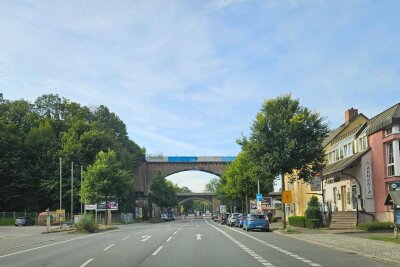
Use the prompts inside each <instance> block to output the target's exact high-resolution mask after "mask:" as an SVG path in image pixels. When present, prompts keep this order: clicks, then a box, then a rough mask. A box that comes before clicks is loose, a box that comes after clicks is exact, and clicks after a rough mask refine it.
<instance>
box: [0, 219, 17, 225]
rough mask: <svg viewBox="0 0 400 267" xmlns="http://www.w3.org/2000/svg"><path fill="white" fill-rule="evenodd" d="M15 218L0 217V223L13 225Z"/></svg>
mask: <svg viewBox="0 0 400 267" xmlns="http://www.w3.org/2000/svg"><path fill="white" fill-rule="evenodd" d="M14 224H15V219H14V218H4V219H0V225H14Z"/></svg>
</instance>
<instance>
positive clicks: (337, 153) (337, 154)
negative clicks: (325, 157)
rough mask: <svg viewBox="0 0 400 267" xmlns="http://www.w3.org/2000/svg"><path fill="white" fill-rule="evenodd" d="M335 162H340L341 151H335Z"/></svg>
mask: <svg viewBox="0 0 400 267" xmlns="http://www.w3.org/2000/svg"><path fill="white" fill-rule="evenodd" d="M335 160H336V161H338V160H339V149H336V150H335Z"/></svg>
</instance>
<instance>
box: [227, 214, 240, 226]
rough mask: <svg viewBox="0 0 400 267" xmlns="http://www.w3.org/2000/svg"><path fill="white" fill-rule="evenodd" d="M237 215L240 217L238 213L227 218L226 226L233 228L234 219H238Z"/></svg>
mask: <svg viewBox="0 0 400 267" xmlns="http://www.w3.org/2000/svg"><path fill="white" fill-rule="evenodd" d="M239 215H240V213H232V214H231V216H229V218H228V221H227V222H226V224H227V225H229V226H230V227H232V226H234V225H235V222H236V219H237V218H238V217H239Z"/></svg>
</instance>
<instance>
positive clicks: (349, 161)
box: [323, 148, 370, 176]
mask: <svg viewBox="0 0 400 267" xmlns="http://www.w3.org/2000/svg"><path fill="white" fill-rule="evenodd" d="M369 150H370V149H369V148H368V149H367V150H365V151H363V152H360V153H357V154H354V155H353V156H351V157H348V158H344V159H342V160H339V161H337V162H334V163H332V164H329V165H326V167H325V168H324V170H323V175H324V176H328V175H331V174H334V173H337V172H340V171H343V170H345V169H349V168H351V167H353V166H354V165H355V164H356V163H357V161H358V160H359V159H361V157H362V156H363V155H365V154H366V153H367V152H368V151H369Z"/></svg>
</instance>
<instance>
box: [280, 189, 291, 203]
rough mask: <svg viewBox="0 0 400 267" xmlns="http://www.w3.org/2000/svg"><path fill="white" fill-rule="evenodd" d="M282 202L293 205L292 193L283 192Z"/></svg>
mask: <svg viewBox="0 0 400 267" xmlns="http://www.w3.org/2000/svg"><path fill="white" fill-rule="evenodd" d="M282 202H283V203H292V192H291V191H283V192H282Z"/></svg>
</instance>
